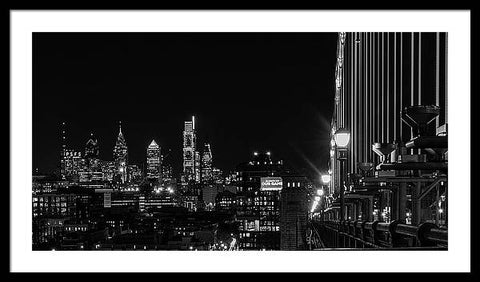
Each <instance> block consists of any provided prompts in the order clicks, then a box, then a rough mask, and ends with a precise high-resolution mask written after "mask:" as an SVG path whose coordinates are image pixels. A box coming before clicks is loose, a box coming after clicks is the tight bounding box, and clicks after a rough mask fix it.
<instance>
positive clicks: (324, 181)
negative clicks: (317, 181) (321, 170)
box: [321, 174, 332, 184]
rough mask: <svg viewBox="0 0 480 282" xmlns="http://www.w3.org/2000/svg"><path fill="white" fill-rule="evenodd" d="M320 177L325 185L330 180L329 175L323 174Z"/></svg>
mask: <svg viewBox="0 0 480 282" xmlns="http://www.w3.org/2000/svg"><path fill="white" fill-rule="evenodd" d="M321 177H322V182H323V183H325V184H328V183H330V180H331V179H332V177H331V176H330V174H324V175H322V176H321Z"/></svg>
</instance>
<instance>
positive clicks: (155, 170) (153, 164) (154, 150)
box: [147, 140, 162, 184]
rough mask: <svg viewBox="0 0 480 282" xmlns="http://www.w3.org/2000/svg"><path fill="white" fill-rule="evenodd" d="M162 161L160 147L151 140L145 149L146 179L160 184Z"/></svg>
mask: <svg viewBox="0 0 480 282" xmlns="http://www.w3.org/2000/svg"><path fill="white" fill-rule="evenodd" d="M161 177H162V159H161V149H160V146H158V144H157V143H156V142H155V140H152V142H151V143H150V145H148V148H147V179H149V180H152V181H155V182H156V183H158V184H160V183H161V180H162V179H161Z"/></svg>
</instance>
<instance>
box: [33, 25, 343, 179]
mask: <svg viewBox="0 0 480 282" xmlns="http://www.w3.org/2000/svg"><path fill="white" fill-rule="evenodd" d="M336 40H337V34H336V33H35V34H34V35H33V167H34V168H38V169H39V170H40V172H45V173H49V172H54V171H55V170H58V169H59V166H60V148H61V143H60V140H61V137H60V136H61V135H60V133H61V123H62V121H65V122H66V123H67V127H66V128H67V140H68V145H69V147H71V148H74V149H77V150H81V151H82V152H83V151H84V146H85V143H86V142H87V140H88V138H89V135H90V132H93V133H94V134H95V136H96V137H97V138H98V140H99V144H100V157H101V158H102V159H105V160H112V158H113V156H112V150H113V146H114V144H115V140H116V137H117V135H118V121H119V120H121V121H122V131H123V133H124V136H125V138H126V142H127V145H128V150H129V160H130V163H138V164H141V163H143V162H145V159H146V147H147V146H148V144H149V143H150V142H151V140H152V138H154V139H155V141H156V142H157V143H158V144H159V145H160V146H161V147H162V152H164V151H165V149H171V151H172V159H173V160H174V163H173V165H174V170H175V173H176V174H177V175H178V174H179V173H180V172H181V170H182V142H183V141H182V131H183V126H184V125H183V122H184V121H185V120H189V119H191V116H192V115H195V119H196V129H197V140H198V141H199V144H202V143H203V142H204V141H207V142H209V143H210V144H211V147H212V153H213V163H214V166H216V167H219V168H220V169H222V170H224V171H229V170H233V169H234V168H235V166H236V165H237V164H239V163H241V162H245V161H248V160H249V159H250V157H251V155H252V153H253V152H254V151H263V150H269V151H271V152H272V157H273V158H274V159H284V160H285V162H286V163H289V164H290V165H291V166H292V167H293V168H294V169H296V170H297V171H298V172H301V173H306V174H307V175H308V176H310V177H314V178H317V177H318V173H319V172H324V171H326V170H327V169H328V167H327V163H328V157H329V149H328V144H329V130H330V119H331V115H332V111H333V97H334V82H335V77H334V75H335V62H336ZM200 148H202V147H200Z"/></svg>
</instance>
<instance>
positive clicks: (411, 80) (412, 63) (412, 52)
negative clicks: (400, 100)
mask: <svg viewBox="0 0 480 282" xmlns="http://www.w3.org/2000/svg"><path fill="white" fill-rule="evenodd" d="M414 44H415V34H414V33H413V32H412V51H411V53H410V54H411V57H412V62H411V64H410V66H411V70H410V74H411V78H410V82H411V88H410V90H411V99H410V105H411V106H413V103H414V102H413V101H414V99H415V97H414V87H415V85H414V83H413V82H414V77H413V76H414V68H413V66H414V64H415V62H414V57H415V46H414ZM412 130H413V129H412ZM411 137H413V131H412V136H411Z"/></svg>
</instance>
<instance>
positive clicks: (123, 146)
mask: <svg viewBox="0 0 480 282" xmlns="http://www.w3.org/2000/svg"><path fill="white" fill-rule="evenodd" d="M113 159H114V162H115V180H117V181H119V182H122V183H124V182H126V181H127V175H128V174H127V165H128V148H127V142H126V141H125V137H123V133H122V123H121V122H120V125H119V132H118V137H117V142H116V143H115V147H114V148H113Z"/></svg>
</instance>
